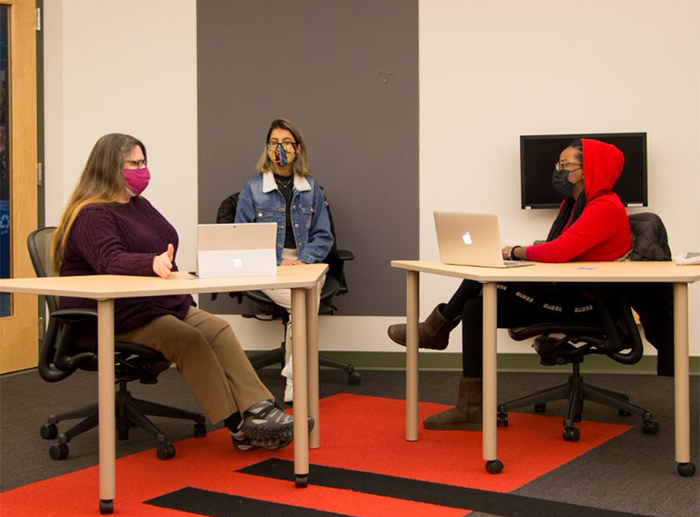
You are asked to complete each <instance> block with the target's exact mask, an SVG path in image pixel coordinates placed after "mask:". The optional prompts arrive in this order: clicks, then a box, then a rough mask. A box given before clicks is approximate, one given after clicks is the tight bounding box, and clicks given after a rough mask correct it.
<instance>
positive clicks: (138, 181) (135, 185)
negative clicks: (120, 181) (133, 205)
mask: <svg viewBox="0 0 700 517" xmlns="http://www.w3.org/2000/svg"><path fill="white" fill-rule="evenodd" d="M150 180H151V172H150V171H149V170H148V167H143V168H142V169H124V183H126V188H128V189H129V191H130V192H131V193H132V194H133V195H134V196H138V195H140V194H141V192H143V191H144V190H146V187H147V186H148V182H149V181H150Z"/></svg>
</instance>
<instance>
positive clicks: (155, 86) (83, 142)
mask: <svg viewBox="0 0 700 517" xmlns="http://www.w3.org/2000/svg"><path fill="white" fill-rule="evenodd" d="M419 9H420V12H419V19H420V21H419V38H420V43H419V52H420V120H421V127H420V171H421V183H420V189H421V223H420V224H421V226H420V232H421V257H420V258H425V259H434V258H437V253H436V246H435V235H434V231H433V223H432V212H433V210H435V209H438V208H440V209H444V210H470V211H493V212H497V213H498V214H499V215H500V217H501V225H502V232H503V238H504V240H505V241H506V242H509V243H527V242H530V241H532V240H533V239H535V238H541V237H542V236H543V235H544V234H545V233H546V231H547V229H548V228H549V225H550V223H551V220H552V218H553V217H554V212H553V211H547V210H540V211H532V212H524V211H521V210H520V209H519V206H520V203H519V199H520V197H519V188H520V187H519V162H518V152H519V149H518V137H519V135H520V134H536V133H537V134H540V133H576V132H585V133H592V132H617V131H620V132H624V131H634V132H636V131H646V132H647V133H648V149H649V192H650V194H649V201H650V206H649V210H653V211H654V212H656V213H658V214H659V215H660V216H661V217H662V218H663V219H664V221H665V223H666V225H667V227H668V230H669V232H670V236H671V241H672V242H671V244H672V246H673V249H674V251H675V252H681V251H691V250H692V251H700V203H698V201H699V198H700V145H698V143H699V142H700V1H699V0H674V2H639V1H637V0H615V1H613V2H611V1H609V0H589V1H588V2H586V3H583V4H582V3H581V2H579V1H574V0H531V1H529V2H522V1H520V0H498V1H491V2H487V1H483V0H482V1H476V0H424V1H421V2H420V6H419ZM44 20H45V33H44V42H45V49H44V50H45V66H46V69H45V96H46V97H45V101H46V176H47V178H46V184H47V196H46V199H47V207H46V209H47V223H56V222H57V219H58V217H59V215H60V212H61V210H62V207H63V205H64V204H65V202H66V200H67V198H68V196H69V195H70V192H71V190H72V188H73V186H74V184H75V182H76V180H77V178H78V176H79V175H80V172H81V169H82V166H83V165H84V163H85V160H86V158H87V155H88V153H89V151H90V148H91V147H92V145H93V144H94V142H95V140H96V139H97V138H98V137H99V136H101V135H102V134H104V133H108V132H115V131H119V132H127V133H131V134H133V135H135V136H137V137H139V138H141V139H142V140H143V141H144V143H145V144H146V146H147V147H148V154H149V167H150V169H151V171H152V173H153V176H154V177H153V180H152V184H151V186H150V187H149V189H148V191H147V195H148V197H149V199H151V200H152V201H153V202H154V204H155V205H156V206H157V207H158V208H159V209H160V210H161V211H162V212H163V213H164V214H165V216H166V217H167V218H168V219H169V220H170V221H172V222H173V224H174V225H175V226H176V227H177V228H178V231H179V233H180V239H181V250H180V256H179V257H178V260H179V263H180V266H181V268H183V269H185V268H192V267H193V266H194V253H193V250H194V244H195V234H196V224H197V180H196V174H197V91H196V74H197V72H196V66H197V64H196V1H195V0H148V1H142V0H122V1H120V2H105V1H94V0H51V1H48V2H45V13H44ZM448 187H449V188H448ZM455 287H456V283H455V281H453V280H446V279H438V278H433V277H430V276H428V275H425V276H424V277H423V278H422V280H421V289H422V293H423V299H422V306H421V313H422V314H423V315H427V313H428V312H429V311H430V310H431V308H432V307H433V306H434V305H435V304H436V303H437V302H439V301H443V300H444V299H445V298H446V297H448V296H449V294H451V292H452V290H453V289H454V288H455ZM691 310H692V314H691V329H690V332H691V334H690V335H691V351H692V354H693V355H700V323H699V321H700V317H699V316H700V288H699V287H698V286H697V285H696V286H692V287H691ZM230 319H231V321H232V322H233V324H234V325H235V327H236V329H237V332H238V333H239V335H240V337H241V339H242V342H243V343H244V346H250V347H253V346H254V345H253V344H254V343H259V342H260V341H261V340H260V339H256V337H258V336H257V335H258V334H259V333H260V332H268V333H269V334H270V338H271V339H277V338H278V337H279V330H278V329H275V328H274V327H276V326H275V325H259V324H257V323H256V322H250V321H241V319H240V318H239V317H231V318H230ZM393 321H396V318H371V317H338V316H335V317H329V318H323V319H322V322H321V340H322V347H323V348H327V349H329V348H332V349H337V350H388V351H396V350H397V348H396V346H395V345H393V344H391V342H390V341H389V340H388V338H386V332H385V329H386V325H387V324H388V323H390V322H393ZM263 328H264V330H263ZM502 337H504V339H503V340H501V343H502V344H501V345H500V348H499V349H500V350H501V351H513V352H523V351H525V350H526V347H524V346H523V345H522V344H514V343H508V342H507V338H506V337H505V336H502ZM452 341H453V342H452V344H451V346H450V350H451V351H455V352H456V351H458V350H460V341H459V333H458V332H456V333H454V339H453V340H452Z"/></svg>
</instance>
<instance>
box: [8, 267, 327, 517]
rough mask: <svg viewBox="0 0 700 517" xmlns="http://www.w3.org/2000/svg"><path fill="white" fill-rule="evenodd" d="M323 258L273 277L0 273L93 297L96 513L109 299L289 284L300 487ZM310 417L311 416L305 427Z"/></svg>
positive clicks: (105, 475) (107, 469)
mask: <svg viewBox="0 0 700 517" xmlns="http://www.w3.org/2000/svg"><path fill="white" fill-rule="evenodd" d="M327 269H328V266H327V265H326V264H309V265H303V266H288V267H279V268H277V271H278V273H277V276H269V277H245V278H207V279H201V278H196V277H193V276H191V275H188V274H187V273H184V272H178V273H174V274H173V275H171V277H170V278H168V279H167V280H163V279H161V278H158V277H145V276H123V275H94V276H72V277H48V278H13V279H0V291H2V292H14V293H29V294H44V295H54V296H74V297H79V298H90V299H94V300H97V307H98V347H99V348H98V380H99V381H98V382H99V440H100V458H99V459H100V467H99V471H100V512H101V513H112V512H113V509H114V498H115V485H116V475H115V452H116V440H115V413H114V411H115V403H114V300H115V299H117V298H133V297H140V296H163V295H173V294H196V293H217V292H231V291H256V290H260V289H291V290H292V315H293V317H292V336H293V343H294V346H293V347H292V353H293V368H294V379H295V381H296V382H295V383H294V416H295V418H294V473H295V476H296V485H297V486H306V484H307V482H308V474H309V447H312V448H318V447H319V446H320V433H319V429H320V424H321V423H320V421H319V402H318V397H319V395H318V314H317V312H316V311H315V310H314V309H315V306H316V305H315V304H316V298H317V294H316V290H317V287H316V283H317V281H318V279H319V278H320V277H321V276H322V275H323V274H324V273H325V272H326V270H327ZM308 416H311V417H313V419H314V420H315V426H314V429H313V430H312V431H311V433H309V432H308V424H307V419H308Z"/></svg>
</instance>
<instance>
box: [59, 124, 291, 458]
mask: <svg viewBox="0 0 700 517" xmlns="http://www.w3.org/2000/svg"><path fill="white" fill-rule="evenodd" d="M149 179H150V172H149V171H148V168H147V167H146V147H145V146H144V145H143V143H141V142H140V141H139V140H137V139H136V138H134V137H132V136H129V135H123V134H109V135H105V136H103V137H102V138H100V139H99V140H98V141H97V143H96V144H95V146H94V147H93V149H92V152H91V153H90V157H89V158H88V161H87V164H86V165H85V169H84V170H83V174H82V176H81V177H80V180H79V181H78V185H77V186H76V188H75V191H74V192H73V194H72V196H71V198H70V200H69V202H68V206H67V207H66V210H65V212H64V213H63V216H62V218H61V222H60V224H59V225H58V228H57V230H56V233H55V237H54V242H53V258H54V266H55V270H56V271H59V272H60V275H61V276H73V275H98V274H123V275H143V276H154V275H157V276H159V277H161V278H168V276H170V273H171V272H172V271H177V266H176V264H175V254H176V251H177V246H178V236H177V232H176V230H175V228H174V227H173V226H172V225H171V224H170V223H169V222H168V221H167V220H166V219H165V217H163V216H162V215H161V214H160V212H158V211H157V210H156V209H155V208H154V207H153V205H151V203H149V202H148V200H147V199H146V198H144V197H141V192H143V190H144V189H145V188H146V187H147V186H148V182H149ZM95 306H96V302H95V301H94V300H87V299H83V298H69V297H62V298H61V307H62V308H75V307H95ZM114 320H115V321H114V324H115V332H116V334H117V336H116V337H117V339H120V340H126V341H134V342H138V343H141V344H143V345H146V346H149V347H151V348H154V349H156V350H158V351H159V352H161V353H162V354H163V355H164V356H165V357H166V358H167V359H168V360H169V361H172V362H174V363H175V364H176V365H177V367H178V370H179V371H180V374H181V375H182V377H183V379H184V380H185V382H186V383H187V385H188V386H189V388H190V390H191V391H192V393H193V394H194V396H195V398H196V399H197V401H198V402H199V404H200V405H201V406H202V408H203V409H204V411H205V413H206V414H207V416H208V417H209V419H210V420H211V421H212V422H213V423H217V422H220V421H223V422H224V424H225V425H226V427H228V429H229V431H230V432H231V437H232V439H233V443H234V446H235V448H236V449H238V450H250V449H253V448H256V447H262V448H267V449H277V448H280V447H283V446H285V445H288V444H289V443H290V442H291V441H292V438H293V417H292V416H291V415H288V414H287V413H285V412H283V411H281V410H280V408H279V406H278V405H277V404H276V403H275V401H274V400H273V397H272V395H271V393H270V391H269V390H268V389H267V388H266V387H265V385H264V384H263V383H262V381H261V380H260V378H259V377H258V375H257V374H256V373H255V370H254V369H253V367H252V365H251V364H250V361H248V358H247V357H246V355H245V353H244V351H243V349H242V348H241V345H240V344H239V342H238V340H237V339H236V336H235V334H234V333H233V330H232V329H231V327H230V325H229V324H228V323H227V322H225V321H224V320H222V319H221V318H219V317H217V316H214V315H212V314H209V313H208V312H206V311H203V310H200V309H198V308H196V307H195V305H194V300H193V299H192V297H191V296H190V295H180V296H153V297H150V298H125V299H118V300H115V305H114Z"/></svg>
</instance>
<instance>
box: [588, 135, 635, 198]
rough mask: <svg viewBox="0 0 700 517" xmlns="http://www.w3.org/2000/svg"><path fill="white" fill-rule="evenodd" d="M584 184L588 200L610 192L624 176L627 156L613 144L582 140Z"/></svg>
mask: <svg viewBox="0 0 700 517" xmlns="http://www.w3.org/2000/svg"><path fill="white" fill-rule="evenodd" d="M581 142H582V144H583V167H584V171H585V173H584V182H585V185H586V199H587V200H591V199H593V198H595V197H596V196H598V195H599V194H600V193H601V192H609V191H611V190H612V188H613V187H614V186H615V182H616V181H617V180H618V178H619V177H620V174H622V167H623V166H624V165H625V155H624V154H622V151H620V150H619V149H618V148H617V147H615V146H614V145H612V144H606V143H605V142H601V141H600V140H592V139H590V138H582V139H581Z"/></svg>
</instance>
